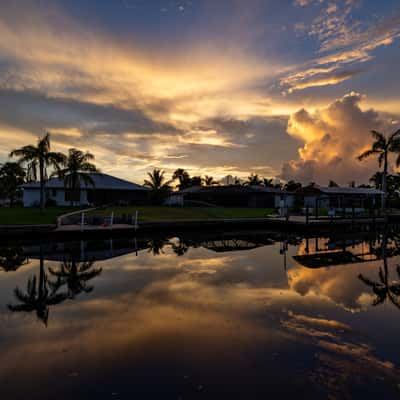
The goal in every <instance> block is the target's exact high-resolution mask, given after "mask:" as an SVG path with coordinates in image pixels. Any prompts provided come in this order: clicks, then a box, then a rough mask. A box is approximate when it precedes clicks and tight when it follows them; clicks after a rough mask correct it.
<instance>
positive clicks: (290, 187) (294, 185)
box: [283, 180, 302, 192]
mask: <svg viewBox="0 0 400 400" xmlns="http://www.w3.org/2000/svg"><path fill="white" fill-rule="evenodd" d="M283 188H284V189H285V190H287V191H288V192H295V191H296V190H299V189H301V188H302V184H301V183H300V182H295V181H293V180H290V181H288V182H287V183H286V184H285V186H284V187H283Z"/></svg>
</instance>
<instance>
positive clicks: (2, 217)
mask: <svg viewBox="0 0 400 400" xmlns="http://www.w3.org/2000/svg"><path fill="white" fill-rule="evenodd" d="M76 210H78V209H77V208H72V207H51V208H46V209H45V210H44V212H43V213H41V212H40V210H39V209H38V208H0V225H22V224H26V225H36V224H55V223H56V220H57V217H58V216H59V215H62V214H66V213H68V212H72V211H76ZM136 210H138V211H139V221H166V220H180V221H183V220H188V221H189V220H195V219H218V218H257V217H266V216H267V215H269V214H271V213H272V211H273V210H272V209H268V208H211V207H151V206H148V207H112V208H106V209H99V210H95V211H93V212H92V213H91V214H93V215H103V216H109V215H111V212H112V211H114V215H115V216H122V215H123V214H125V215H129V216H132V215H134V214H135V212H136Z"/></svg>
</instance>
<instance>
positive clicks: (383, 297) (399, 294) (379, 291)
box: [358, 232, 400, 309]
mask: <svg viewBox="0 0 400 400" xmlns="http://www.w3.org/2000/svg"><path fill="white" fill-rule="evenodd" d="M387 244H388V240H387V233H386V232H385V233H384V234H383V238H382V243H381V248H380V251H379V253H380V255H381V258H382V260H383V268H382V267H379V280H377V281H373V280H371V279H369V278H368V277H366V276H364V275H363V274H359V275H358V278H359V279H360V280H361V281H362V282H364V283H365V284H366V285H367V286H369V287H371V288H372V291H373V293H374V295H375V299H374V300H373V302H372V304H373V305H374V306H377V305H379V304H383V303H385V301H387V300H389V301H390V302H391V303H392V304H394V305H395V306H396V307H398V308H399V309H400V265H398V266H397V268H396V271H397V275H398V277H399V280H395V281H390V279H389V268H388V262H387V259H388V248H387ZM390 253H391V252H390ZM391 255H392V254H390V256H391Z"/></svg>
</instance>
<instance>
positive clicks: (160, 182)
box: [144, 168, 171, 204]
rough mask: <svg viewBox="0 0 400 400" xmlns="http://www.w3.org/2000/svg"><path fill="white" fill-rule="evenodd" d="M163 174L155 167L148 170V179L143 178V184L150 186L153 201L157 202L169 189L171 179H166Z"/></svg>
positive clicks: (160, 200)
mask: <svg viewBox="0 0 400 400" xmlns="http://www.w3.org/2000/svg"><path fill="white" fill-rule="evenodd" d="M164 174H165V172H164V171H161V170H160V169H157V168H156V169H154V170H153V172H148V173H147V175H148V176H149V179H145V180H144V186H147V187H148V188H150V190H151V196H152V198H153V201H154V202H155V203H157V204H158V203H161V202H162V200H163V199H164V198H165V197H166V196H167V194H168V193H169V192H170V191H171V186H170V184H171V181H167V180H166V178H165V176H164Z"/></svg>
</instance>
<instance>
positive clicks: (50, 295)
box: [7, 246, 102, 326]
mask: <svg viewBox="0 0 400 400" xmlns="http://www.w3.org/2000/svg"><path fill="white" fill-rule="evenodd" d="M48 270H49V272H50V274H51V275H53V276H54V277H56V278H57V279H56V281H51V280H49V279H48V274H47V273H46V271H45V267H44V255H43V248H42V246H40V263H39V279H38V278H37V276H36V275H33V276H31V277H30V278H29V279H28V282H27V285H26V291H25V292H24V291H22V290H21V289H20V288H19V287H18V286H17V287H16V288H15V289H14V296H15V298H16V299H17V300H18V301H19V302H20V303H19V304H8V305H7V307H8V309H9V310H10V311H12V312H32V311H35V312H36V316H37V318H38V319H39V320H40V321H42V322H43V323H44V324H45V325H46V326H47V323H48V319H49V311H50V306H54V305H57V304H60V303H62V302H63V301H65V300H67V299H74V298H75V297H76V296H77V295H78V294H80V293H89V292H91V291H92V290H93V286H90V285H88V282H89V281H90V280H91V279H93V278H95V277H96V276H98V275H100V273H101V271H102V269H101V268H97V269H96V268H93V262H82V263H79V262H76V260H75V259H74V258H71V260H69V261H67V260H65V261H64V262H62V263H61V265H60V267H59V269H57V270H55V269H52V268H48ZM64 286H66V289H67V290H66V291H61V289H62V287H64Z"/></svg>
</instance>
